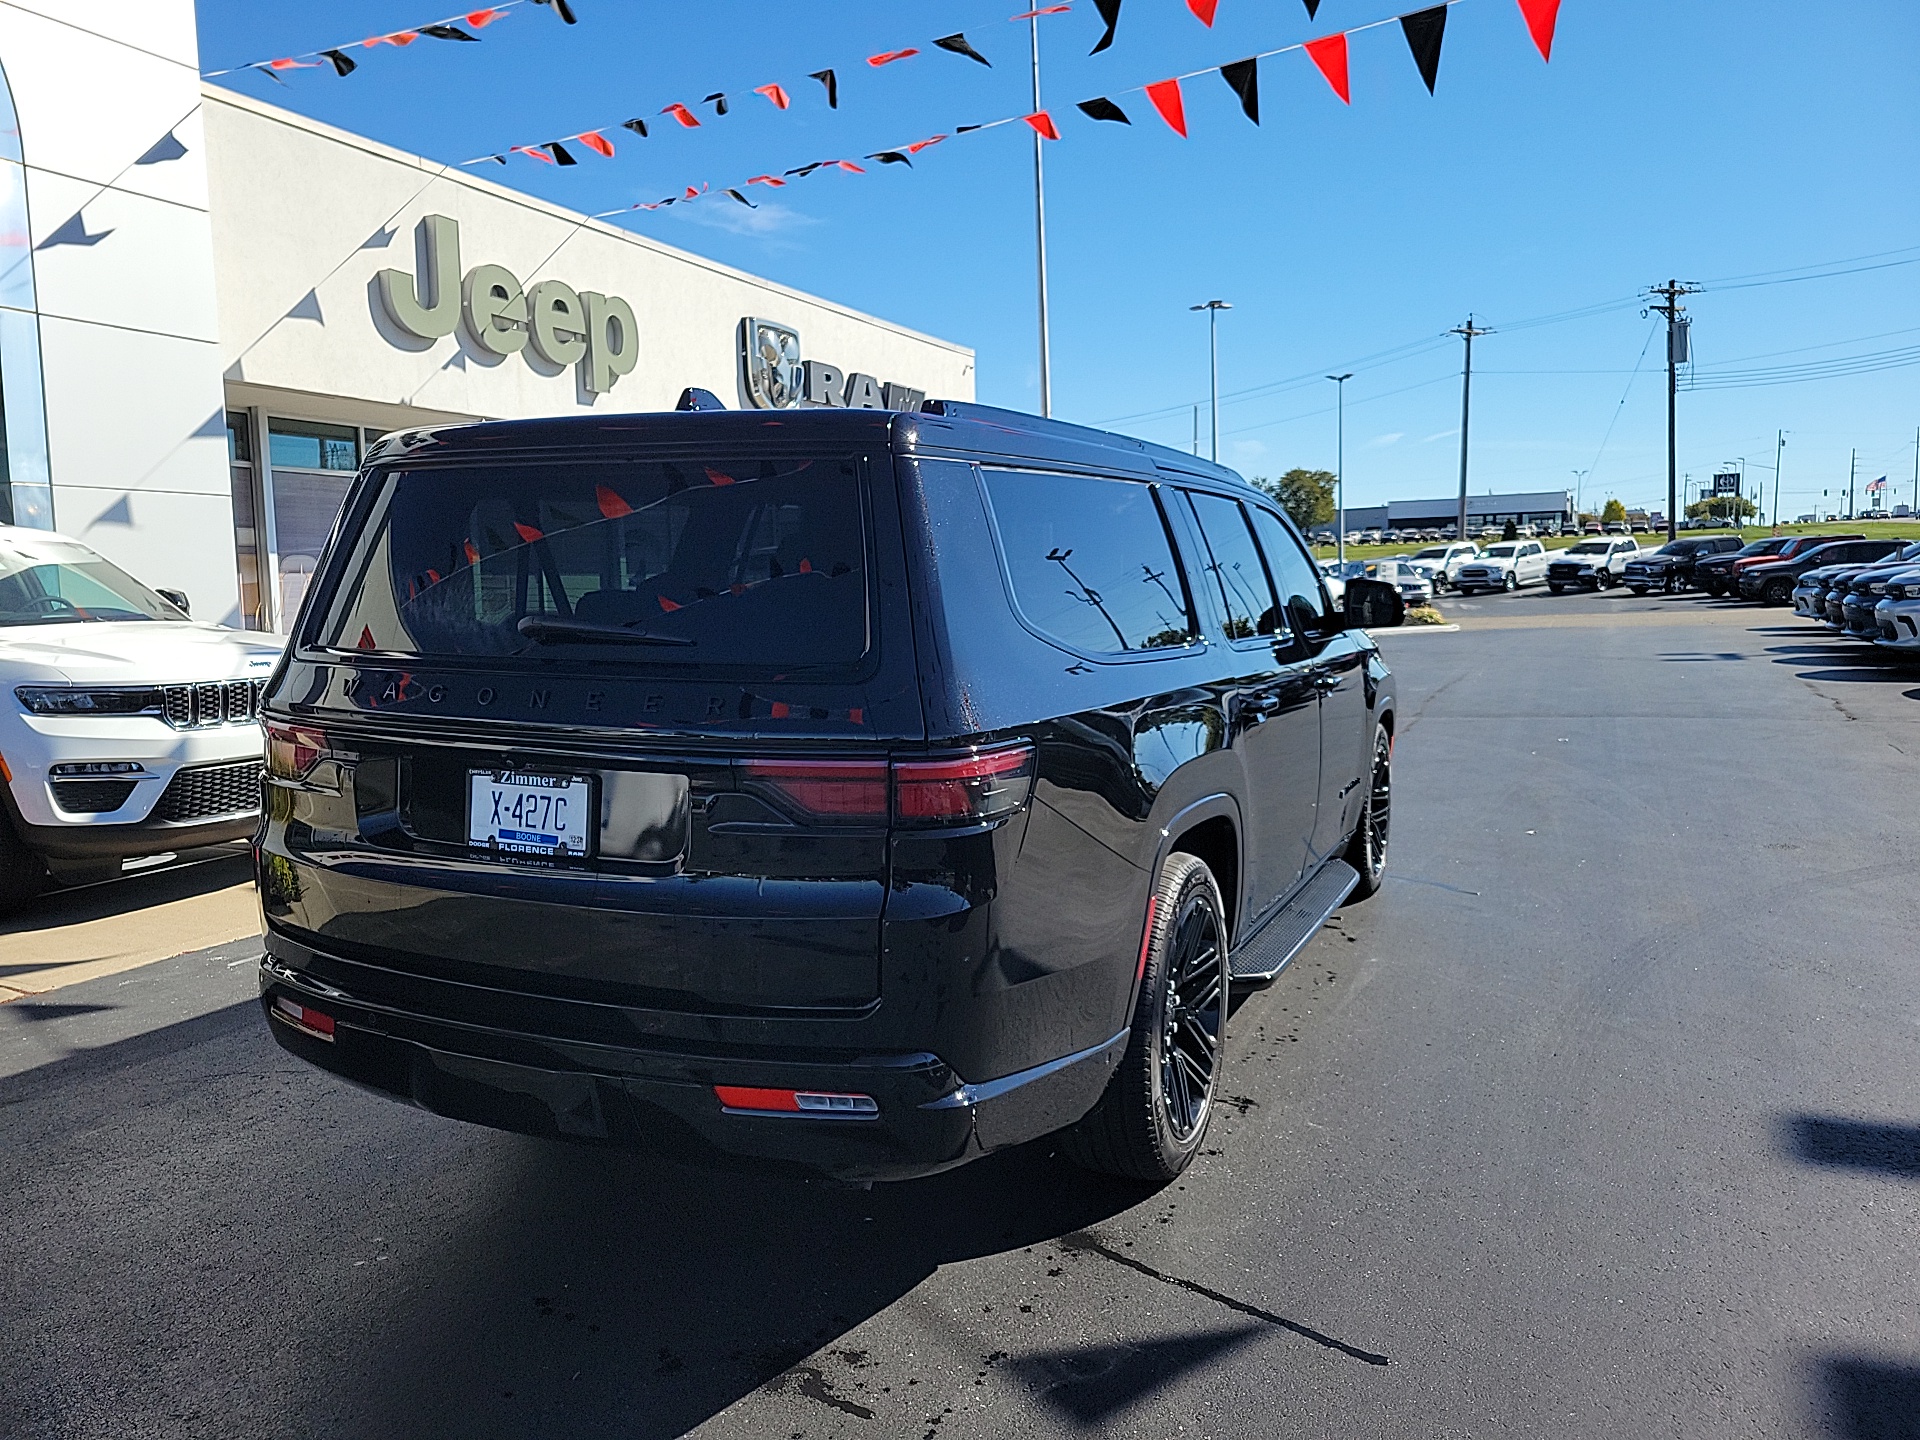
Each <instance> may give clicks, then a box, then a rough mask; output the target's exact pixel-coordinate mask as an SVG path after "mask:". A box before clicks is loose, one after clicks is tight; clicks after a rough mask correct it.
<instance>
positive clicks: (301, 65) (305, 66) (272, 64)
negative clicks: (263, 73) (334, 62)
mask: <svg viewBox="0 0 1920 1440" xmlns="http://www.w3.org/2000/svg"><path fill="white" fill-rule="evenodd" d="M319 68H320V67H319V65H318V64H316V63H315V62H314V61H311V60H269V61H268V62H267V69H269V70H318V69H319Z"/></svg>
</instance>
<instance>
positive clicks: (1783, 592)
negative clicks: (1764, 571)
mask: <svg viewBox="0 0 1920 1440" xmlns="http://www.w3.org/2000/svg"><path fill="white" fill-rule="evenodd" d="M1792 598H1793V582H1792V581H1790V580H1769V581H1768V582H1767V587H1766V589H1764V590H1762V591H1761V592H1760V600H1761V603H1763V604H1766V605H1784V604H1786V603H1787V602H1788V601H1789V600H1791V599H1792Z"/></svg>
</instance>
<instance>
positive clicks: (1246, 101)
mask: <svg viewBox="0 0 1920 1440" xmlns="http://www.w3.org/2000/svg"><path fill="white" fill-rule="evenodd" d="M1220 78H1221V79H1222V80H1224V81H1226V82H1227V84H1228V86H1229V87H1231V88H1232V90H1233V93H1234V94H1236V95H1238V96H1239V97H1240V108H1241V109H1242V110H1244V111H1246V112H1247V118H1248V119H1249V120H1251V121H1253V123H1254V124H1256V125H1258V124H1259V123H1260V61H1259V59H1258V58H1257V57H1256V58H1254V59H1252V60H1236V61H1234V62H1233V63H1232V64H1231V65H1222V66H1221V67H1220Z"/></svg>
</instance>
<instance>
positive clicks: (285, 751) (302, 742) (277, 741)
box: [266, 720, 330, 780]
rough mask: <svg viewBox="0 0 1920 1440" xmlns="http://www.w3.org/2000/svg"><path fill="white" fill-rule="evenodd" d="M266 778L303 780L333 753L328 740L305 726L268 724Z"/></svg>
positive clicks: (323, 735)
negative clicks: (329, 748)
mask: <svg viewBox="0 0 1920 1440" xmlns="http://www.w3.org/2000/svg"><path fill="white" fill-rule="evenodd" d="M266 731H267V774H268V775H269V776H270V777H271V778H273V779H275V780H304V779H306V778H307V776H308V775H309V774H311V773H312V771H313V767H314V766H316V765H318V764H319V763H320V762H321V761H322V760H324V759H326V758H327V756H328V754H329V753H330V752H329V750H328V748H327V737H326V735H325V734H324V733H323V732H321V731H319V730H314V729H311V728H310V727H308V726H305V725H279V724H276V723H274V722H273V721H271V720H269V721H268V722H267V726H266Z"/></svg>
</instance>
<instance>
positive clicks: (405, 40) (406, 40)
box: [363, 30, 420, 49]
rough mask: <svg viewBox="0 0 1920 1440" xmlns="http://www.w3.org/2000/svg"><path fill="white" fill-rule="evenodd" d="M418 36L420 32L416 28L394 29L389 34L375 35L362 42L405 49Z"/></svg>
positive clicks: (369, 44)
mask: <svg viewBox="0 0 1920 1440" xmlns="http://www.w3.org/2000/svg"><path fill="white" fill-rule="evenodd" d="M419 38H420V32H419V31H417V30H396V31H394V32H393V34H391V35H376V36H374V37H373V38H372V39H371V40H368V41H365V42H363V43H364V44H366V45H368V46H373V45H396V46H399V47H400V48H402V49H405V48H406V47H407V46H409V45H411V44H412V43H413V42H414V41H416V40H418V39H419Z"/></svg>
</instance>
